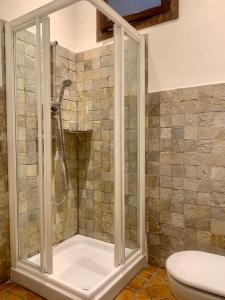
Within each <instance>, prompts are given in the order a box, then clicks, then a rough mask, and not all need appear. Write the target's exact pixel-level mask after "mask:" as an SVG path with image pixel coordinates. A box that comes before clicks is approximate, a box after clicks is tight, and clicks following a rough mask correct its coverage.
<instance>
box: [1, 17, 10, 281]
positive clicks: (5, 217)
mask: <svg viewBox="0 0 225 300" xmlns="http://www.w3.org/2000/svg"><path fill="white" fill-rule="evenodd" d="M5 83H6V81H5V48H4V22H3V21H2V20H0V161H1V167H0V220H1V224H0V283H2V282H4V281H5V280H6V279H7V277H8V267H9V262H10V261H9V214H8V177H7V174H8V170H7V141H6V90H5Z"/></svg>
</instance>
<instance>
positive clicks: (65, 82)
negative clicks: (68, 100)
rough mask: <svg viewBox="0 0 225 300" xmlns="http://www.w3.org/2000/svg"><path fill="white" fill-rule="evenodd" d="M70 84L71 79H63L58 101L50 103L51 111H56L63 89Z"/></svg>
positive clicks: (59, 104)
mask: <svg viewBox="0 0 225 300" xmlns="http://www.w3.org/2000/svg"><path fill="white" fill-rule="evenodd" d="M71 85H72V81H71V80H70V79H65V80H63V84H62V87H61V90H60V93H59V101H58V102H57V103H52V105H51V106H52V111H53V112H57V111H58V110H59V109H60V107H61V104H62V101H63V96H64V91H65V89H66V88H68V87H70V86H71Z"/></svg>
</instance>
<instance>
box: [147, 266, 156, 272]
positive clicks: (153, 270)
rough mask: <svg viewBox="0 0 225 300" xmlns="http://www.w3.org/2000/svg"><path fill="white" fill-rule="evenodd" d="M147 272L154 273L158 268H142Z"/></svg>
mask: <svg viewBox="0 0 225 300" xmlns="http://www.w3.org/2000/svg"><path fill="white" fill-rule="evenodd" d="M144 270H145V271H146V272H148V273H155V272H156V271H157V270H158V269H157V268H156V267H154V266H148V267H147V268H145V269H144Z"/></svg>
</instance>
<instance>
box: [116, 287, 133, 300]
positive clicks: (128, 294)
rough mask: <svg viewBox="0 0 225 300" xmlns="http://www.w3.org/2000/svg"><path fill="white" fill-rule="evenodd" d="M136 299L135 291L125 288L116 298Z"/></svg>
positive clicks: (120, 299)
mask: <svg viewBox="0 0 225 300" xmlns="http://www.w3.org/2000/svg"><path fill="white" fill-rule="evenodd" d="M133 299H135V296H134V292H132V291H131V290H129V289H125V290H123V291H122V292H121V293H120V294H119V295H118V296H117V297H116V298H115V300H133Z"/></svg>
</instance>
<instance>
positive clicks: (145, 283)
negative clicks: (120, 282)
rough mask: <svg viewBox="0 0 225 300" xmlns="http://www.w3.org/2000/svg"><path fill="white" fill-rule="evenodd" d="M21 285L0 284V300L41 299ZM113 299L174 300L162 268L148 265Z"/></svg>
mask: <svg viewBox="0 0 225 300" xmlns="http://www.w3.org/2000/svg"><path fill="white" fill-rule="evenodd" d="M43 299H44V298H42V297H40V296H38V295H36V294H33V293H32V292H30V291H28V290H26V289H24V288H23V287H21V286H19V285H17V284H15V283H12V282H6V283H5V284H3V285H1V286H0V300H43ZM115 300H176V299H175V298H174V297H173V295H172V294H171V292H170V290H169V288H168V279H167V276H166V272H165V270H163V269H157V268H155V267H151V266H150V267H148V268H146V269H144V270H143V271H141V272H140V273H138V275H137V276H136V277H135V278H134V279H133V280H132V281H131V282H130V283H129V284H128V286H127V287H126V288H125V289H124V290H123V291H122V292H121V293H120V294H119V295H118V296H117V297H116V299H115Z"/></svg>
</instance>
